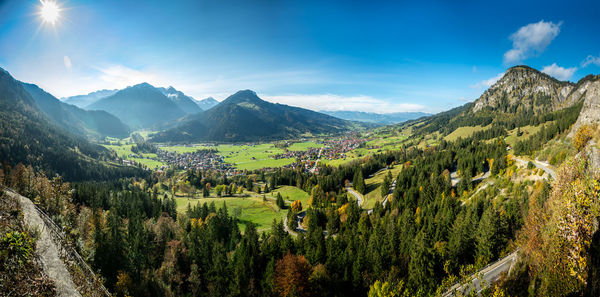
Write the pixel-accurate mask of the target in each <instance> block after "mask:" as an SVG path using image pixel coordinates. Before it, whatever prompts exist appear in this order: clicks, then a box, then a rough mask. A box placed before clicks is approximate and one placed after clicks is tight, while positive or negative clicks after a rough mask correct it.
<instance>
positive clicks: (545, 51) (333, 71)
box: [0, 0, 600, 112]
mask: <svg viewBox="0 0 600 297" xmlns="http://www.w3.org/2000/svg"><path fill="white" fill-rule="evenodd" d="M172 2H173V3H172ZM56 3H57V4H58V5H59V6H60V7H61V12H60V18H59V20H58V21H57V22H56V23H55V24H54V25H51V24H48V23H43V22H42V20H41V18H40V16H39V15H38V11H39V7H40V1H39V0H31V1H29V0H0V67H2V68H4V69H6V70H7V71H9V72H11V74H13V76H15V77H16V78H18V79H20V80H23V81H27V82H32V83H36V84H38V85H40V86H41V87H42V88H44V89H45V90H47V91H49V92H51V93H52V94H54V95H55V96H57V97H63V96H71V95H76V94H82V93H88V92H92V91H95V90H98V89H106V88H108V89H113V88H123V87H125V86H128V85H133V84H136V83H140V82H144V81H147V82H149V83H151V84H153V85H156V86H169V85H172V86H174V87H175V88H177V89H179V90H181V91H183V92H184V93H186V94H189V95H191V96H194V97H195V98H197V99H200V98H203V97H207V96H213V97H215V98H217V99H218V100H222V99H224V98H225V97H227V96H228V95H230V94H232V93H234V92H235V91H237V90H240V89H252V90H255V91H256V92H257V93H258V94H259V95H260V96H261V97H262V98H263V99H265V100H269V101H273V102H281V103H286V104H290V105H295V106H301V107H306V108H311V109H315V110H320V109H328V110H335V109H344V110H363V111H372V112H396V111H427V112H439V111H442V110H447V109H449V108H452V107H455V106H458V105H462V104H464V103H465V102H467V101H472V100H474V99H476V98H477V97H478V96H479V95H480V94H481V93H482V92H483V91H484V90H485V89H486V88H487V87H488V86H489V85H490V84H491V83H493V82H494V79H497V78H498V77H499V76H501V74H502V73H503V72H504V71H505V70H506V68H508V67H510V66H513V65H517V64H526V65H530V66H532V67H535V68H537V69H540V70H542V69H544V71H545V72H547V73H549V74H551V75H553V76H555V77H557V78H560V79H568V80H572V81H576V80H577V79H579V78H581V77H583V76H585V75H586V74H589V73H596V74H597V73H599V72H600V38H598V32H599V31H598V30H599V29H600V19H598V17H597V15H598V12H600V2H598V1H580V2H578V1H569V2H568V3H566V2H560V1H502V2H486V1H455V2H451V1H439V2H437V1H406V2H405V1H310V0H304V1H291V0H279V1H277V0H254V1H247V0H242V1H230V0H217V1H201V0H194V1H152V0H148V1H129V0H121V1H77V0H68V1H67V0H56Z"/></svg>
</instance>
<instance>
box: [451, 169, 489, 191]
mask: <svg viewBox="0 0 600 297" xmlns="http://www.w3.org/2000/svg"><path fill="white" fill-rule="evenodd" d="M491 175H492V173H491V172H490V171H489V170H488V171H487V172H486V173H484V174H483V175H482V176H480V177H474V178H472V179H471V181H472V182H478V181H482V180H484V179H486V178H488V177H490V176H491ZM460 180H461V178H460V177H458V172H456V171H454V172H451V173H450V183H451V184H452V186H453V187H455V186H456V185H457V184H458V182H459V181H460Z"/></svg>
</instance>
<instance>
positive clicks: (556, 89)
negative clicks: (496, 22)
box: [472, 66, 576, 114]
mask: <svg viewBox="0 0 600 297" xmlns="http://www.w3.org/2000/svg"><path fill="white" fill-rule="evenodd" d="M574 87H575V85H574V84H573V83H570V82H565V81H559V80H557V79H554V78H552V77H550V76H548V75H546V74H544V73H542V72H540V71H538V70H535V69H533V68H530V67H528V66H515V67H512V68H510V69H508V70H507V71H506V74H505V75H504V77H502V79H500V80H499V81H497V82H496V83H495V84H494V85H493V86H492V87H491V88H489V89H488V90H486V91H485V92H484V93H483V94H482V95H481V97H479V99H477V100H476V101H475V105H474V107H473V109H472V111H473V112H478V111H481V110H486V109H489V110H493V111H500V112H507V113H519V112H530V111H531V112H533V113H534V114H538V113H546V112H551V111H555V110H559V109H562V108H565V107H567V106H570V105H572V104H574V103H576V101H573V100H575V99H576V97H573V98H570V97H569V95H570V94H571V92H572V91H573V89H574Z"/></svg>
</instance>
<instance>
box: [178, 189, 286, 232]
mask: <svg viewBox="0 0 600 297" xmlns="http://www.w3.org/2000/svg"><path fill="white" fill-rule="evenodd" d="M175 202H176V203H177V212H181V213H183V212H185V211H186V210H187V207H188V204H189V205H190V206H192V207H193V206H194V205H196V204H198V203H200V204H204V203H208V204H210V203H211V202H214V203H215V206H216V208H217V209H221V208H222V207H223V203H225V204H226V205H227V212H228V213H229V215H234V214H235V213H236V212H237V211H238V210H241V215H240V216H239V217H238V220H239V223H238V225H239V227H240V230H242V232H243V231H244V230H245V229H246V224H248V222H252V223H254V224H255V225H256V228H257V229H258V230H259V231H267V230H270V229H271V224H272V223H273V219H276V220H283V219H284V218H285V216H286V214H287V210H280V209H279V208H278V207H277V206H276V205H275V202H274V200H273V199H267V201H263V199H262V197H246V198H242V197H228V198H180V197H176V198H175ZM236 209H238V210H236Z"/></svg>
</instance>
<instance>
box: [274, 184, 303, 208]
mask: <svg viewBox="0 0 600 297" xmlns="http://www.w3.org/2000/svg"><path fill="white" fill-rule="evenodd" d="M273 192H274V193H275V195H277V193H280V194H281V197H283V199H285V200H290V201H294V200H300V202H302V207H306V206H307V205H308V200H309V199H310V195H309V194H308V193H306V192H304V191H303V190H301V189H298V188H297V187H292V186H281V187H279V188H277V190H274V191H273Z"/></svg>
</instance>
